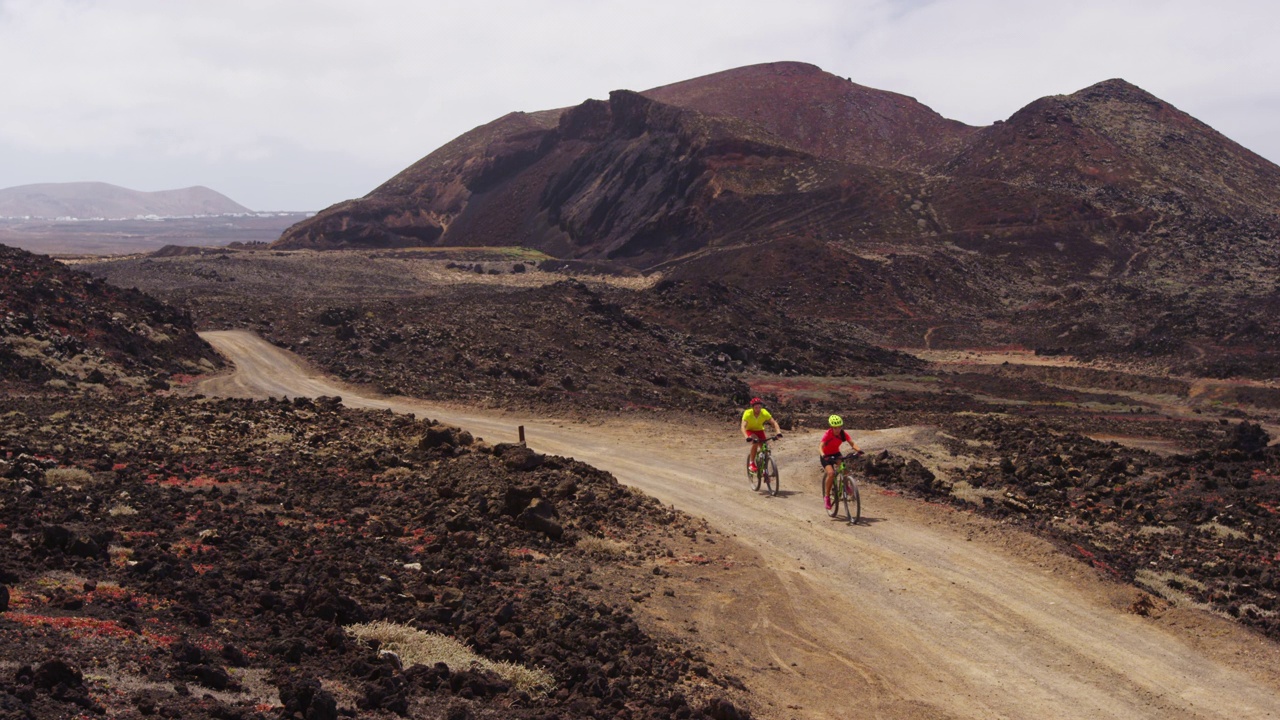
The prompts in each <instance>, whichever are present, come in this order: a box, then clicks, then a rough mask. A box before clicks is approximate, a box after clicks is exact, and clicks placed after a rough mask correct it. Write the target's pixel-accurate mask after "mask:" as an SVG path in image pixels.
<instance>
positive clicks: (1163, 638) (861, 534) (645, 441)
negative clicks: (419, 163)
mask: <svg viewBox="0 0 1280 720" xmlns="http://www.w3.org/2000/svg"><path fill="white" fill-rule="evenodd" d="M203 336H204V337H205V339H206V340H208V341H209V342H211V343H212V344H213V345H214V346H215V347H217V348H218V349H219V351H220V352H222V353H223V354H224V355H225V356H226V357H227V358H228V359H230V360H231V361H232V362H234V363H235V365H236V371H235V372H234V373H232V374H229V375H224V376H220V377H216V378H210V379H206V380H204V381H203V382H202V383H201V384H200V385H199V386H198V387H197V388H196V390H197V391H199V392H203V393H205V394H208V395H228V396H239V397H265V396H275V397H279V396H290V397H292V396H317V395H341V396H342V397H343V398H344V402H345V403H346V404H347V405H349V406H352V407H362V408H389V409H391V410H394V411H396V412H406V413H414V414H415V415H417V416H418V417H430V418H434V419H438V420H440V421H442V422H446V423H449V424H454V425H458V426H461V427H464V428H466V429H468V430H470V431H471V432H472V433H474V434H476V435H478V436H480V437H482V438H484V439H485V440H487V441H489V442H503V441H514V440H516V436H517V427H519V426H523V427H524V428H525V434H526V438H527V440H528V444H529V445H530V447H532V448H534V449H535V450H538V451H540V452H546V453H551V454H557V455H566V456H571V457H575V458H577V459H579V460H582V461H585V462H588V463H590V464H592V465H595V466H597V467H600V468H602V469H605V470H608V471H610V472H612V473H613V474H614V475H615V476H616V477H617V478H618V479H619V480H620V481H621V482H623V483H626V484H628V485H631V486H634V487H636V488H638V489H640V490H642V491H644V492H646V493H648V494H650V495H652V496H654V497H656V498H658V499H659V500H661V501H662V502H664V503H667V504H672V505H675V506H676V507H677V508H680V509H681V510H683V511H685V512H688V513H690V514H693V515H697V516H701V517H704V518H706V519H707V520H708V522H709V523H711V524H712V525H713V526H714V527H716V528H717V529H719V530H720V531H721V532H722V533H723V534H724V535H727V536H730V539H731V540H733V542H728V543H725V542H721V543H719V544H717V545H716V546H715V553H716V554H717V557H718V558H720V560H721V561H725V560H726V559H731V561H730V562H722V564H723V565H724V567H725V568H728V569H727V570H725V571H722V572H718V573H716V574H715V579H714V580H710V579H709V578H693V579H692V580H691V581H690V582H688V583H686V584H685V585H684V586H682V587H681V589H680V591H679V592H677V593H676V594H675V596H674V597H662V598H655V599H654V601H653V602H650V603H646V604H644V605H642V606H640V609H639V610H638V612H639V613H641V614H643V615H644V616H645V617H646V618H647V621H648V622H650V623H652V624H653V625H654V626H655V627H658V628H661V629H664V630H666V631H669V632H673V633H677V634H680V633H688V634H689V639H690V640H691V641H695V642H697V643H698V644H700V645H701V646H703V647H704V648H706V649H707V650H708V651H709V652H710V654H711V655H712V657H714V658H715V659H716V664H717V666H718V667H719V668H720V669H721V670H730V671H732V672H733V674H735V675H736V676H737V677H740V678H742V679H743V681H744V682H745V683H746V685H747V686H748V687H749V688H750V689H751V690H752V692H753V693H754V694H755V695H756V697H757V699H758V701H759V702H758V705H757V707H756V708H755V711H756V713H757V715H758V716H759V717H763V718H846V717H866V718H885V719H896V718H904V719H905V718H984V719H986V718H1032V719H1035V720H1040V719H1041V718H1081V719H1082V720H1083V719H1091V720H1092V719H1096V718H1223V719H1226V718H1232V719H1238V718H1280V646H1277V645H1276V644H1275V643H1272V642H1270V641H1267V640H1265V639H1264V638H1261V637H1259V636H1257V635H1255V634H1252V633H1250V632H1247V631H1245V630H1242V629H1240V628H1238V627H1236V626H1235V625H1233V624H1232V623H1230V622H1228V621H1226V620H1224V619H1221V618H1217V617H1213V616H1210V615H1207V614H1204V613H1202V612H1199V611H1194V610H1187V609H1179V608H1165V609H1164V610H1163V611H1162V612H1161V613H1159V614H1158V617H1141V616H1138V615H1134V614H1132V613H1130V612H1127V610H1126V609H1127V607H1128V606H1129V604H1130V603H1132V602H1133V601H1134V600H1135V599H1136V598H1137V597H1138V595H1139V593H1138V591H1137V590H1135V589H1134V588H1132V587H1129V586H1123V585H1119V584H1116V583H1112V582H1109V581H1107V580H1105V579H1104V578H1101V577H1099V576H1098V575H1097V574H1096V573H1095V572H1094V571H1093V570H1092V569H1090V568H1088V567H1087V566H1085V565H1083V564H1081V563H1078V562H1076V561H1074V560H1072V559H1070V558H1067V557H1064V556H1063V555H1061V554H1060V553H1058V552H1056V551H1055V550H1054V549H1053V548H1052V547H1050V546H1048V545H1047V544H1046V543H1044V542H1042V541H1040V540H1038V539H1036V538H1034V537H1031V536H1029V535H1026V534H1024V533H1021V532H1019V531H1017V530H1013V529H1011V528H1008V527H1006V526H1003V525H1000V524H998V523H995V522H993V521H990V520H986V519H983V518H979V517H975V516H973V515H970V514H968V513H963V512H957V511H955V510H953V509H951V508H948V507H942V506H935V505H930V504H927V503H922V502H918V501H913V500H908V499H904V498H902V497H898V496H896V495H893V494H892V493H887V492H883V491H880V490H878V489H877V488H875V487H874V486H872V487H868V488H867V490H868V492H866V493H865V495H864V503H863V514H864V522H863V523H862V524H860V525H856V526H850V525H848V524H846V523H843V522H838V521H833V520H830V519H828V518H827V517H826V516H825V515H824V514H823V512H822V506H821V499H820V497H819V488H818V473H817V462H816V453H815V450H814V448H816V446H817V436H816V434H812V433H801V434H789V435H787V436H786V437H785V438H783V439H782V440H780V441H778V442H777V443H775V457H776V458H777V459H778V463H779V466H780V468H781V472H782V489H783V492H782V493H781V494H780V496H779V497H775V498H769V497H765V496H763V495H760V494H757V493H755V492H752V491H751V490H750V489H749V488H748V487H747V484H746V480H745V476H744V473H743V472H742V470H741V469H740V468H741V463H742V457H743V453H744V447H743V446H742V443H740V442H738V441H737V437H738V436H737V428H736V425H735V423H734V422H732V420H730V421H727V422H725V423H724V424H720V425H717V424H714V423H703V424H696V425H690V424H685V423H675V422H659V421H657V420H655V419H653V418H652V417H646V418H642V419H626V418H623V419H612V420H590V421H574V420H561V419H556V418H547V417H524V416H520V415H516V414H513V413H506V412H501V411H492V410H479V409H470V408H458V407H453V406H448V405H444V404H438V403H433V402H430V401H428V400H420V399H412V398H402V397H391V398H388V397H378V396H375V395H372V394H368V393H362V391H360V390H359V389H356V388H352V387H350V386H345V385H342V384H341V383H339V382H336V381H333V380H331V379H327V378H324V377H321V376H319V375H317V374H316V373H314V372H313V371H311V370H309V369H308V368H306V367H305V366H304V364H303V363H302V362H301V361H300V360H299V359H297V358H296V357H294V356H292V355H290V354H288V353H286V352H284V351H281V350H279V349H277V348H274V347H272V346H270V345H269V344H267V343H265V342H264V341H262V340H261V339H259V338H258V337H257V336H255V335H252V334H250V333H247V332H239V331H228V332H210V333H204V335H203ZM854 430H855V432H854V434H855V437H856V438H857V440H858V442H859V444H860V445H861V446H862V447H863V448H864V449H867V450H879V449H882V448H891V449H894V450H896V451H900V452H909V453H919V454H920V456H927V455H929V453H930V449H931V448H932V447H934V446H935V445H936V440H935V438H934V436H933V433H932V431H931V430H930V429H929V428H920V427H914V428H910V427H909V428H890V429H879V430H861V431H857V430H856V429H854ZM708 575H709V574H708ZM699 580H701V582H698V581H699Z"/></svg>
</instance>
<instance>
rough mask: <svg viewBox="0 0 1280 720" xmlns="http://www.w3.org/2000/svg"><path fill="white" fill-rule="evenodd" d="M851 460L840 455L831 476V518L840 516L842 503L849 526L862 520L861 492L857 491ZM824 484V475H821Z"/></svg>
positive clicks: (856, 480) (829, 511)
mask: <svg viewBox="0 0 1280 720" xmlns="http://www.w3.org/2000/svg"><path fill="white" fill-rule="evenodd" d="M850 460H852V458H850V457H848V456H844V455H842V456H841V457H840V463H839V464H838V465H835V466H833V472H832V474H831V494H830V497H831V499H832V503H831V509H830V510H828V513H829V514H830V515H831V517H833V518H834V517H839V516H840V503H844V513H845V516H846V517H847V518H848V519H849V524H850V525H856V524H858V522H859V521H860V520H861V519H862V492H861V491H860V490H859V489H858V477H857V474H856V473H855V472H854V469H853V465H852V464H851V463H850ZM823 482H824V483H825V482H826V475H825V474H824V475H823Z"/></svg>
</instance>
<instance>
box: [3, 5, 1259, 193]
mask: <svg viewBox="0 0 1280 720" xmlns="http://www.w3.org/2000/svg"><path fill="white" fill-rule="evenodd" d="M1277 28H1280V2H1274V1H1273V0H1168V1H1158V0H1134V1H1132V2H1126V1H1125V0H1073V1H1072V2H1060V1H1057V0H1052V1H1050V0H829V1H828V0H785V1H784V0H724V1H718V0H717V1H710V2H703V1H701V0H680V1H679V2H673V1H669V0H647V1H646V2H636V0H626V1H625V2H620V1H618V2H615V1H614V0H542V1H541V2H531V1H529V0H514V1H511V2H498V1H492V0H458V1H457V2H443V1H435V0H364V1H362V2H356V1H355V0H183V1H181V2H179V1H175V0H0V68H4V70H3V71H0V102H2V103H3V104H2V105H0V108H3V109H2V110H0V188H5V187H12V186H15V185H27V184H31V183H45V182H78V181H90V180H92V181H101V182H108V183H112V184H115V185H121V186H124V187H127V188H131V189H134V190H146V191H154V190H168V189H175V188H182V187H189V186H192V185H205V186H207V187H210V188H213V189H214V190H217V191H218V192H221V193H223V194H225V195H227V196H229V197H230V198H231V199H233V200H235V201H236V202H239V203H241V204H242V205H245V206H247V207H249V208H251V209H254V210H319V209H322V208H324V207H327V206H329V205H331V204H333V203H336V202H339V201H341V200H345V199H348V198H353V197H359V196H362V195H364V194H366V193H368V192H369V191H370V190H372V189H373V188H374V187H376V186H377V185H379V184H381V183H382V182H383V181H385V180H387V179H388V178H390V177H391V176H393V175H395V174H396V173H397V172H399V171H400V170H402V169H404V168H405V167H407V166H409V165H410V164H412V163H413V162H414V161H416V160H418V159H419V158H421V157H422V156H424V155H426V154H428V153H429V152H431V151H432V150H434V149H435V148H437V147H439V146H440V145H442V144H444V143H445V142H448V141H449V140H451V139H452V138H454V137H456V136H458V135H459V134H461V133H463V132H466V131H467V130H470V129H471V128H473V127H475V126H477V125H481V124H483V123H486V122H488V121H490V120H493V119H494V118H497V117H499V116H501V115H503V114H506V113H507V112H510V111H513V110H525V111H534V110H544V109H549V108H557V107H565V106H569V105H576V104H578V103H580V102H582V101H583V100H586V99H588V98H605V97H607V96H608V93H609V91H610V90H615V89H619V88H626V89H631V90H646V89H649V88H652V87H657V86H659V85H666V84H669V83H672V82H677V81H680V80H686V79H689V78H693V77H697V76H700V75H706V74H708V73H713V72H717V71H720V70H727V69H729V68H734V67H739V66H742V65H750V64H754V63H761V62H773V61H778V60H798V61H803V62H809V63H813V64H815V65H818V66H820V67H822V68H823V69H824V70H827V71H828V72H831V73H834V74H836V75H840V76H842V77H849V78H851V79H852V80H853V81H854V82H856V83H859V84H861V85H867V86H870V87H875V88H880V89H884V90H892V91H894V92H899V93H903V94H906V95H910V96H912V97H914V98H916V99H917V100H919V101H920V102H922V103H924V104H925V105H928V106H929V107H931V108H933V109H934V110H936V111H937V112H939V113H941V114H942V115H944V116H946V117H949V118H954V119H956V120H960V121H962V122H965V123H969V124H971V125H987V124H990V123H991V122H993V121H995V120H1002V119H1005V118H1007V117H1008V116H1009V115H1011V114H1013V113H1014V112H1016V111H1017V110H1018V109H1019V108H1021V107H1023V106H1025V105H1027V104H1028V103H1030V102H1032V101H1033V100H1035V99H1037V98H1039V97H1043V96H1046V95H1058V94H1067V93H1072V92H1075V91H1077V90H1079V89H1081V88H1084V87H1087V86H1089V85H1092V84H1093V83H1096V82H1099V81H1101V80H1106V79H1109V78H1116V77H1119V78H1124V79H1125V80H1128V81H1129V82H1131V83H1134V84H1135V85H1138V86H1139V87H1142V88H1143V89H1145V90H1147V91H1148V92H1151V93H1153V94H1155V95H1156V96H1158V97H1160V98H1162V99H1164V100H1166V101H1168V102H1170V103H1172V104H1174V105H1175V106H1177V107H1178V108H1180V109H1182V110H1184V111H1186V112H1188V113H1190V114H1191V115H1193V116H1195V117H1197V118H1199V119H1200V120H1202V121H1204V122H1206V123H1208V124H1209V125H1211V126H1212V127H1214V128H1215V129H1217V130H1218V131H1220V132H1222V133H1223V134H1225V135H1226V136H1227V137H1230V138H1231V139H1233V140H1235V141H1236V142H1239V143H1240V144H1242V145H1244V146H1245V147H1247V148H1249V149H1250V150H1253V151H1254V152H1257V153H1259V154H1260V155H1262V156H1263V157H1266V158H1267V159H1269V160H1271V161H1272V162H1280V134H1278V131H1280V51H1278V50H1276V41H1277V39H1276V33H1277Z"/></svg>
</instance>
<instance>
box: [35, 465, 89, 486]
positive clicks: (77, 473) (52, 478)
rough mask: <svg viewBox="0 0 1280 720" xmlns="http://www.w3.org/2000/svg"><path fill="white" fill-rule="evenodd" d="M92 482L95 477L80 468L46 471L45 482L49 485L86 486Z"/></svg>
mask: <svg viewBox="0 0 1280 720" xmlns="http://www.w3.org/2000/svg"><path fill="white" fill-rule="evenodd" d="M92 480H93V475H90V474H89V471H88V470H81V469H80V468H53V469H52V470H45V471H44V481H45V483H47V484H49V485H84V484H86V483H88V482H91V481H92Z"/></svg>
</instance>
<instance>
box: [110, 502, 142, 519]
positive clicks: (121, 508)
mask: <svg viewBox="0 0 1280 720" xmlns="http://www.w3.org/2000/svg"><path fill="white" fill-rule="evenodd" d="M107 514H108V515H110V516H111V517H121V516H128V515H137V514H138V511H137V510H134V509H133V508H131V507H129V506H128V505H113V506H111V509H110V510H108V511H107Z"/></svg>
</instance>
